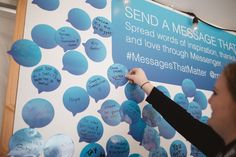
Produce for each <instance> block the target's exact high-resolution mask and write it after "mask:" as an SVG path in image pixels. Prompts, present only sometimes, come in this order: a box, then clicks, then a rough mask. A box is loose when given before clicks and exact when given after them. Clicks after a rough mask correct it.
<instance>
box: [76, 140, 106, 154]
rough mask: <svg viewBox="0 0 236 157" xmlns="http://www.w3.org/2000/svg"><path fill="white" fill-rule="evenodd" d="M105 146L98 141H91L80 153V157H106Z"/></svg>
mask: <svg viewBox="0 0 236 157" xmlns="http://www.w3.org/2000/svg"><path fill="white" fill-rule="evenodd" d="M105 156H106V154H105V150H104V148H103V147H102V146H101V145H100V144H98V143H89V144H88V145H86V146H85V147H84V148H83V150H82V151H81V153H80V157H105Z"/></svg>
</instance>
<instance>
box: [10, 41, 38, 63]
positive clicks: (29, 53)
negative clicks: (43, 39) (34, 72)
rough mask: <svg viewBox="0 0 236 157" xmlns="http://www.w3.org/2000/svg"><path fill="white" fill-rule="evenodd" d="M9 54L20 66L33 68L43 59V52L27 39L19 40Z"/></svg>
mask: <svg viewBox="0 0 236 157" xmlns="http://www.w3.org/2000/svg"><path fill="white" fill-rule="evenodd" d="M8 53H9V54H10V55H11V56H12V57H13V59H14V60H15V61H16V62H17V63H18V64H20V65H22V66H25V67H32V66H35V65H37V64H38V63H39V62H40V60H41V58H42V54H41V50H40V48H39V47H38V45H37V44H36V43H35V42H33V41H31V40H27V39H21V40H17V41H16V42H15V43H14V44H13V45H12V46H11V50H9V51H8Z"/></svg>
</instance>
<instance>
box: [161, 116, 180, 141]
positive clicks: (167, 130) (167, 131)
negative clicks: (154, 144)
mask: <svg viewBox="0 0 236 157" xmlns="http://www.w3.org/2000/svg"><path fill="white" fill-rule="evenodd" d="M158 130H159V134H160V136H162V137H164V138H165V139H171V138H173V137H174V136H175V134H176V131H175V129H174V128H173V127H172V126H171V125H170V124H169V123H168V122H167V121H166V120H165V119H164V118H162V119H161V123H160V124H158Z"/></svg>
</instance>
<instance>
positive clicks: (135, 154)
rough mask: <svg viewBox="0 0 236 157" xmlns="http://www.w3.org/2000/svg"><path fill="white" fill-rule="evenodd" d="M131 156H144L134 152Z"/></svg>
mask: <svg viewBox="0 0 236 157" xmlns="http://www.w3.org/2000/svg"><path fill="white" fill-rule="evenodd" d="M129 157H143V156H142V155H140V154H137V153H134V154H130V155H129Z"/></svg>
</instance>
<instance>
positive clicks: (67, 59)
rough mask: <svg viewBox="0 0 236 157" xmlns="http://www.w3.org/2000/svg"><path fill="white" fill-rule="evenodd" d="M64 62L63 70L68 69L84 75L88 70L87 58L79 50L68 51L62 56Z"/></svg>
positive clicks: (70, 71) (72, 72) (74, 73)
mask: <svg viewBox="0 0 236 157" xmlns="http://www.w3.org/2000/svg"><path fill="white" fill-rule="evenodd" d="M62 62H63V68H62V70H67V71H68V72H69V73H71V74H73V75H82V74H84V73H85V72H86V71H87V70H88V61H87V59H86V58H85V57H84V55H83V54H82V53H80V52H78V51H74V50H70V51H67V52H66V53H65V54H64V56H63V58H62Z"/></svg>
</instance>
